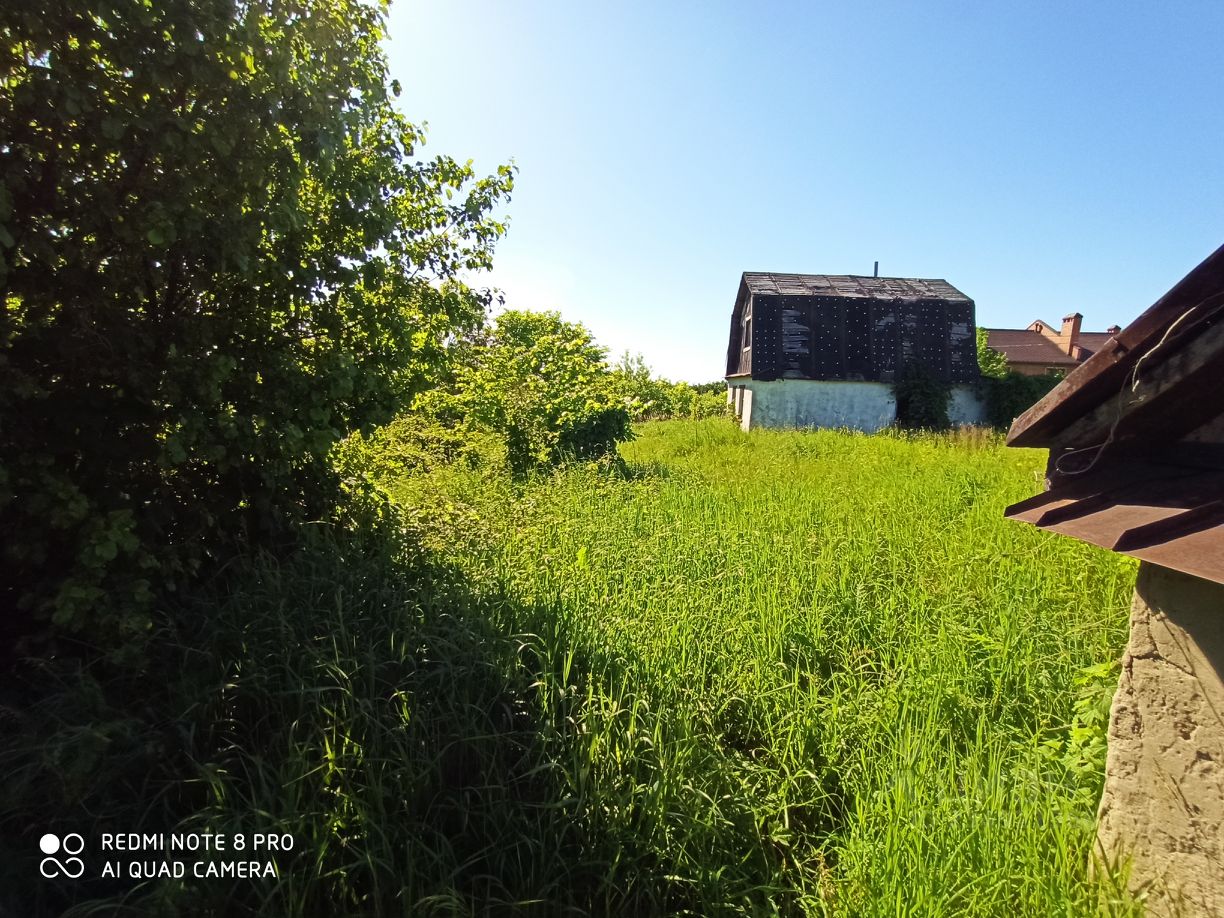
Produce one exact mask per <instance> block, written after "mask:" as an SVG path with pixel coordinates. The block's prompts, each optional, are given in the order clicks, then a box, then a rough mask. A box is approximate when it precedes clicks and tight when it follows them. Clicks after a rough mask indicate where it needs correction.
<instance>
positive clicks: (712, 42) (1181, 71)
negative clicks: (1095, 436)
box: [390, 0, 1224, 381]
mask: <svg viewBox="0 0 1224 918" xmlns="http://www.w3.org/2000/svg"><path fill="white" fill-rule="evenodd" d="M390 32H391V43H390V60H391V70H392V75H393V76H394V77H396V78H398V79H399V80H400V81H401V82H402V83H403V86H404V94H403V96H402V97H401V102H402V107H403V109H404V111H405V112H406V114H407V115H408V116H409V117H410V118H411V119H412V120H414V121H418V122H421V121H424V122H427V123H428V124H429V129H430V130H429V138H430V139H429V145H428V147H427V148H426V151H425V152H433V153H447V154H449V155H452V156H454V157H456V158H457V159H467V158H472V159H474V160H475V165H476V167H477V168H478V169H482V170H484V171H491V170H492V169H493V168H494V167H495V166H496V165H497V164H498V163H501V162H506V161H508V160H510V159H511V158H513V159H514V161H515V162H516V164H517V165H518V167H519V169H520V172H519V175H518V179H517V185H516V190H515V193H514V197H513V200H512V201H511V203H510V205H509V207H508V213H509V216H510V230H509V233H508V234H507V236H506V237H505V239H504V240H503V241H502V242H501V244H500V246H499V248H498V253H497V257H496V265H497V266H496V268H495V270H494V272H493V274H492V276H491V277H490V278H487V279H485V281H486V282H490V283H493V284H495V285H498V286H501V287H502V288H503V289H504V290H505V291H506V294H507V300H508V303H507V305H510V306H514V307H516V308H526V309H546V308H547V309H558V310H559V311H560V312H561V313H562V315H563V316H565V317H566V318H567V319H571V320H575V321H581V322H583V323H584V324H585V325H587V327H589V328H590V329H591V330H592V331H593V332H594V333H595V336H596V338H597V339H598V340H599V341H600V343H602V344H604V345H605V346H606V347H608V349H609V350H610V351H611V352H612V354H613V356H615V355H616V354H619V353H620V352H621V351H623V350H626V349H628V350H630V351H633V352H635V353H637V352H640V353H642V354H643V355H644V356H645V357H646V360H647V362H648V363H649V364H650V365H651V366H652V367H653V368H654V369H655V370H656V371H657V372H659V373H661V374H663V375H665V376H669V377H671V378H674V379H688V380H691V381H706V380H711V379H718V378H721V376H722V373H723V361H724V356H725V352H726V334H727V328H728V324H729V320H730V314H731V307H732V303H733V300H734V297H735V292H736V286H737V284H738V282H739V276H740V273H741V272H743V271H746V270H755V271H759V270H765V271H784V272H797V273H805V272H806V273H819V274H870V273H871V270H872V262H873V261H875V260H877V259H878V260H879V262H880V273H881V274H884V275H892V276H902V277H942V278H946V279H947V280H948V281H950V282H951V283H952V284H954V285H955V286H957V287H958V288H959V289H961V290H962V291H964V292H965V293H966V294H968V295H969V296H971V297H973V299H974V300H975V301H976V303H977V317H978V324H980V325H985V326H992V327H1020V328H1022V327H1024V326H1025V325H1027V324H1028V323H1029V322H1030V321H1031V320H1033V319H1035V318H1039V317H1040V318H1044V319H1046V320H1048V321H1052V322H1057V321H1058V319H1060V318H1061V317H1062V316H1063V315H1064V314H1065V313H1067V312H1072V311H1079V312H1082V313H1083V314H1084V316H1085V319H1084V328H1085V329H1086V330H1100V329H1104V328H1105V327H1107V326H1109V325H1111V324H1113V323H1114V322H1117V323H1118V324H1121V325H1125V324H1126V323H1127V322H1129V321H1130V320H1131V319H1133V318H1134V317H1135V316H1136V315H1138V314H1139V313H1140V312H1141V311H1142V310H1143V309H1145V308H1146V307H1147V306H1149V305H1151V303H1152V302H1153V301H1154V300H1155V299H1156V298H1157V297H1159V296H1160V295H1161V294H1162V293H1164V291H1166V290H1167V289H1168V288H1169V287H1171V286H1172V285H1173V284H1174V283H1175V282H1176V281H1177V280H1179V279H1180V278H1181V277H1182V276H1183V275H1184V274H1185V273H1186V272H1187V271H1189V270H1190V269H1191V268H1192V267H1194V265H1196V264H1198V262H1199V261H1201V260H1202V259H1203V258H1205V257H1206V256H1207V255H1208V254H1210V253H1211V251H1213V250H1214V249H1215V248H1216V247H1217V246H1218V245H1220V244H1221V243H1224V220H1222V219H1221V218H1224V106H1222V105H1221V102H1220V89H1221V87H1222V86H1224V56H1222V55H1221V52H1220V47H1221V39H1222V38H1224V4H1220V3H1200V4H1193V3H1151V2H1146V3H1131V2H1120V3H1111V4H1105V3H1079V4H1075V3H1063V4H1053V3H1016V2H1012V3H1007V4H1004V3H994V2H975V3H971V2H963V3H960V2H957V3H951V2H947V3H944V2H927V3H899V2H898V3H866V2H859V3H841V2H839V3H760V4H757V5H749V4H742V3H722V2H707V3H701V4H697V3H688V2H656V3H636V2H620V3H602V4H588V3H575V2H569V3H563V2H543V0H541V2H533V0H523V2H518V3H507V2H493V0H427V2H426V0H398V2H396V3H394V4H393V6H392V12H391V19H390Z"/></svg>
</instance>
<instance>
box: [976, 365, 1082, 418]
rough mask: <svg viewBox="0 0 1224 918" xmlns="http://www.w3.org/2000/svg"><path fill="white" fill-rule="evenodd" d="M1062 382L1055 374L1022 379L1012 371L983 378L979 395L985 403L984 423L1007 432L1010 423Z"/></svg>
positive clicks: (1022, 376) (1021, 376)
mask: <svg viewBox="0 0 1224 918" xmlns="http://www.w3.org/2000/svg"><path fill="white" fill-rule="evenodd" d="M1062 380H1063V377H1062V375H1061V374H1058V373H1047V374H1045V375H1044V376H1026V375H1024V374H1023V373H1017V372H1016V371H1014V370H1009V371H1008V372H1007V373H1005V374H1004V375H1003V376H1001V377H997V378H995V377H989V376H987V377H983V378H982V383H981V392H982V395H983V398H984V399H985V402H986V416H987V420H988V421H989V423H990V425H991V426H992V427H997V428H1000V429H1002V430H1007V429H1008V428H1009V427H1011V424H1012V421H1014V420H1015V419H1016V418H1018V417H1019V416H1020V415H1022V414H1024V412H1026V411H1027V410H1028V409H1029V408H1031V407H1032V406H1033V405H1035V404H1037V402H1039V401H1040V400H1041V399H1042V398H1043V397H1044V396H1045V394H1046V393H1047V392H1049V391H1050V390H1051V389H1053V388H1054V387H1055V386H1057V385H1058V384H1059V383H1060V382H1062Z"/></svg>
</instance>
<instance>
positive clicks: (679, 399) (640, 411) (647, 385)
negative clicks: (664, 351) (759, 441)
mask: <svg viewBox="0 0 1224 918" xmlns="http://www.w3.org/2000/svg"><path fill="white" fill-rule="evenodd" d="M612 374H613V379H614V383H615V386H616V389H617V391H618V392H619V393H620V397H621V399H622V400H623V401H624V403H625V405H626V407H627V408H628V410H629V414H630V416H631V417H632V418H633V420H635V421H646V420H665V419H670V418H689V419H692V420H697V419H700V418H711V417H719V416H721V415H724V414H726V413H727V385H726V383H724V382H713V383H702V384H701V385H697V386H694V385H691V384H689V383H686V382H671V381H670V380H667V379H664V378H662V377H657V376H654V375H652V374H651V372H650V367H648V366H647V365H646V361H645V359H643V357H642V355H641V354H636V355H631V354H630V353H629V352H628V351H626V352H625V353H624V354H623V355H622V356H621V359H620V360H619V361H617V363H616V365H615V366H614V367H613V368H612Z"/></svg>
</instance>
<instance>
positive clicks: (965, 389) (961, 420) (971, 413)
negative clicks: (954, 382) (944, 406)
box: [948, 385, 986, 427]
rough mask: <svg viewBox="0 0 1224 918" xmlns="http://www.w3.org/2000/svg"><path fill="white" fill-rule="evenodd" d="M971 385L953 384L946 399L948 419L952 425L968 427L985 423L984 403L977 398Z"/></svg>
mask: <svg viewBox="0 0 1224 918" xmlns="http://www.w3.org/2000/svg"><path fill="white" fill-rule="evenodd" d="M973 389H974V387H973V386H965V385H961V386H953V387H952V396H951V398H949V399H948V420H949V421H951V422H952V426H953V427H968V426H971V425H978V424H983V425H984V424H985V423H986V403H985V402H984V401H983V400H982V399H980V398H978V395H977V393H976V392H974V391H973Z"/></svg>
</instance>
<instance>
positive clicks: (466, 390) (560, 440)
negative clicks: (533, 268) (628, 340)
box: [422, 310, 630, 474]
mask: <svg viewBox="0 0 1224 918" xmlns="http://www.w3.org/2000/svg"><path fill="white" fill-rule="evenodd" d="M605 357H606V352H605V351H604V349H603V348H602V347H600V346H599V345H598V344H596V343H595V341H594V339H592V337H591V333H590V332H589V331H588V330H587V329H586V328H585V327H584V326H582V325H581V324H579V323H575V322H566V321H564V320H563V319H562V318H561V316H560V315H559V314H558V313H556V312H527V311H515V310H507V311H506V312H503V313H502V314H501V315H499V316H498V317H497V319H496V321H495V323H494V325H493V326H492V328H491V329H490V330H489V332H488V333H487V334H485V335H483V336H481V337H480V338H479V339H478V340H477V341H476V342H474V344H473V345H472V347H471V348H470V350H469V352H468V355H467V359H466V360H465V361H464V362H463V363H462V364H461V365H460V369H459V371H458V373H457V375H456V379H455V381H454V383H453V385H452V386H450V387H449V388H448V389H446V390H445V391H439V392H437V393H430V395H429V396H428V397H427V398H426V400H425V404H424V405H423V406H422V407H424V408H425V410H428V411H432V412H434V413H436V414H437V415H438V416H440V417H444V418H449V419H451V420H452V421H459V420H461V421H462V422H463V423H465V424H466V425H468V426H469V427H471V428H475V429H478V430H491V431H495V432H498V433H499V434H501V435H502V436H504V438H505V445H506V457H507V461H508V462H509V465H510V468H511V469H512V471H514V472H515V473H516V474H523V473H526V472H528V471H530V470H532V469H538V468H545V467H548V466H552V465H556V464H558V463H560V462H562V461H564V460H566V459H590V458H597V457H600V456H603V455H606V454H609V453H612V452H614V451H615V449H616V444H617V443H618V442H620V441H622V440H626V439H628V438H629V436H630V430H629V414H628V411H627V410H626V408H625V405H624V403H623V401H622V400H621V399H620V398H619V396H618V393H617V390H616V387H615V382H614V379H613V377H612V374H611V373H610V372H609V370H608V368H607V366H606V364H605Z"/></svg>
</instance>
